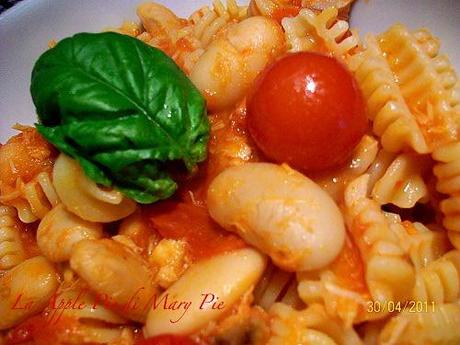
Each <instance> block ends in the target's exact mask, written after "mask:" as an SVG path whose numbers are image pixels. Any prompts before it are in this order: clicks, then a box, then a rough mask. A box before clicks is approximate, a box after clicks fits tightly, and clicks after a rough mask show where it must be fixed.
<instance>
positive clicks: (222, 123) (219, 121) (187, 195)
mask: <svg viewBox="0 0 460 345" xmlns="http://www.w3.org/2000/svg"><path fill="white" fill-rule="evenodd" d="M209 121H210V125H211V133H210V138H209V146H208V147H209V149H208V159H207V160H206V162H204V163H203V164H202V165H201V166H200V168H199V171H198V175H197V176H194V177H193V178H191V179H189V180H186V181H183V182H181V183H179V186H180V189H179V194H180V195H181V198H182V200H184V201H186V202H190V203H193V204H196V205H201V206H205V205H206V195H207V191H208V187H209V185H210V184H211V182H212V180H213V179H214V178H215V177H216V176H217V175H219V174H220V173H221V172H222V171H224V170H225V169H226V168H229V167H231V166H235V165H239V164H243V163H246V162H254V161H259V160H260V157H261V153H260V151H259V150H258V149H257V148H256V146H255V144H254V142H253V141H252V139H251V137H250V135H249V133H248V132H247V129H246V101H242V102H241V103H240V104H239V105H238V106H237V107H236V108H235V109H233V110H231V111H223V112H220V113H216V114H211V115H210V116H209Z"/></svg>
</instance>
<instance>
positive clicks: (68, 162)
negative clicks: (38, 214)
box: [53, 154, 136, 223]
mask: <svg viewBox="0 0 460 345" xmlns="http://www.w3.org/2000/svg"><path fill="white" fill-rule="evenodd" d="M53 183H54V187H55V188H56V192H57V194H58V195H59V198H60V199H61V201H62V203H63V205H64V206H65V207H66V209H67V210H69V211H70V212H72V213H74V214H76V215H77V216H79V217H80V218H82V219H84V220H87V221H90V222H102V223H108V222H113V221H115V220H118V219H121V218H124V217H126V216H129V215H130V214H131V213H133V212H134V211H135V210H136V204H135V203H134V202H133V201H132V200H130V199H128V198H126V197H124V196H123V194H121V192H119V191H117V190H107V189H104V188H101V187H99V186H98V185H97V184H96V183H95V182H94V181H92V180H90V179H89V178H88V177H87V176H86V175H85V173H84V172H83V169H82V168H81V167H80V166H79V165H78V163H77V162H76V161H75V160H73V159H71V158H69V157H67V156H66V155H64V154H61V155H59V157H58V159H57V160H56V163H55V164H54V168H53Z"/></svg>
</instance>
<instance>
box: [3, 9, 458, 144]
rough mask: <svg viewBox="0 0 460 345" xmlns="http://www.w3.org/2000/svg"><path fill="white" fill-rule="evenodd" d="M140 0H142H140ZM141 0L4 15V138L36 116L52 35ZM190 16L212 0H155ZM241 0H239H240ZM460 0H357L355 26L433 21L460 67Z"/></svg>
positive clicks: (129, 14)
mask: <svg viewBox="0 0 460 345" xmlns="http://www.w3.org/2000/svg"><path fill="white" fill-rule="evenodd" d="M141 1H142V0H141ZM141 1H139V0H111V1H107V0H81V1H72V0H62V1H55V0H54V1H53V0H25V1H23V2H21V3H19V4H18V5H16V6H15V7H13V8H12V9H11V10H8V11H7V12H5V13H3V14H2V15H1V16H0V118H1V127H0V142H4V141H5V140H7V138H8V137H9V136H10V135H11V134H12V133H13V131H12V130H11V129H10V127H11V125H13V124H14V123H16V122H19V123H22V124H32V123H34V122H35V121H36V116H35V111H34V106H33V104H32V100H31V98H30V94H29V83H30V73H31V71H32V67H33V64H34V62H35V60H36V59H37V58H38V56H39V55H40V54H41V53H42V52H43V51H44V50H45V49H47V44H48V42H49V41H50V40H52V39H55V40H59V39H61V38H63V37H66V36H69V35H72V34H74V33H76V32H81V31H93V32H97V31H101V30H103V29H104V28H106V27H110V26H117V25H119V24H120V23H121V22H122V21H123V20H125V19H133V20H136V15H135V8H136V5H137V4H139V3H140V2H141ZM157 2H160V3H163V4H165V5H167V6H168V7H170V8H171V9H172V10H174V11H175V12H176V13H178V14H179V15H181V16H187V15H188V14H190V13H191V12H192V11H193V10H195V9H197V8H199V7H200V6H203V5H206V4H209V3H211V0H157ZM242 2H243V1H242V0H240V3H242ZM459 17H460V1H458V0H438V1H434V0H417V1H415V0H392V1H388V0H367V1H366V0H358V1H357V4H356V5H355V8H354V11H353V16H352V26H355V27H357V28H358V29H359V32H360V33H361V34H363V33H366V32H381V31H383V30H385V29H386V28H387V27H388V26H389V25H391V24H393V23H394V22H396V21H399V22H402V23H404V24H406V25H407V26H409V27H411V28H417V27H420V26H427V27H429V28H430V29H431V30H432V31H433V32H434V34H435V35H437V36H439V37H441V39H442V42H443V46H442V49H443V51H445V52H446V53H448V54H449V55H450V58H451V61H452V62H453V63H454V65H456V67H457V69H458V70H460V50H458V48H457V44H456V43H457V41H458V37H460V25H458V18H459Z"/></svg>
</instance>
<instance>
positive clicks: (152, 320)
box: [144, 244, 266, 337]
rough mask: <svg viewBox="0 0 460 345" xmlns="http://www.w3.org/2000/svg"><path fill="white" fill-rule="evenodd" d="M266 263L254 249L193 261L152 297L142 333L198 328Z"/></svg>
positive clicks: (247, 285)
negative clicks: (161, 292)
mask: <svg viewBox="0 0 460 345" xmlns="http://www.w3.org/2000/svg"><path fill="white" fill-rule="evenodd" d="M211 245H212V244H211ZM265 263H266V260H265V258H264V256H263V255H262V254H260V253H259V252H257V251H256V250H254V249H240V250H237V251H233V252H230V253H226V254H223V255H219V256H215V257H212V258H210V259H207V260H205V261H201V262H198V263H196V264H194V265H192V266H191V267H190V268H189V269H188V270H187V271H186V272H185V274H184V275H183V276H182V277H181V278H180V279H179V280H178V281H177V282H175V283H174V284H173V285H172V286H171V287H169V288H168V289H167V290H166V291H165V293H164V294H163V295H161V296H159V297H158V298H157V300H156V301H153V303H152V305H151V306H150V308H151V309H150V312H149V314H148V316H147V322H146V325H145V329H144V333H145V334H146V336H147V337H153V336H156V335H158V334H161V333H165V332H166V333H171V334H189V333H192V332H195V331H197V330H199V329H200V328H202V327H204V326H205V325H206V324H208V322H210V321H212V320H216V319H217V318H219V317H220V316H222V315H223V314H224V313H225V312H227V311H228V310H229V308H230V307H231V306H232V305H234V303H236V302H237V301H238V300H239V299H240V298H241V297H242V296H243V295H244V293H245V292H247V291H248V290H249V289H250V288H251V287H252V286H254V285H255V284H256V283H257V281H258V280H259V278H260V277H261V275H262V273H263V270H264V268H265ZM155 302H156V305H155ZM173 305H175V307H176V310H172V306H173Z"/></svg>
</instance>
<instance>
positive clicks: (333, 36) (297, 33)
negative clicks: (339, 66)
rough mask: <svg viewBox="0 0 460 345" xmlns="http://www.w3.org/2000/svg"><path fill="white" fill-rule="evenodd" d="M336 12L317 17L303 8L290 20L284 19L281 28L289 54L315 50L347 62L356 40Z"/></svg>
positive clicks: (329, 11)
mask: <svg viewBox="0 0 460 345" xmlns="http://www.w3.org/2000/svg"><path fill="white" fill-rule="evenodd" d="M337 15H338V10H337V9H336V8H334V7H330V8H328V9H326V10H324V11H322V12H321V13H319V14H315V13H314V12H313V11H311V10H309V9H303V10H301V11H300V13H299V15H298V16H296V17H294V18H284V19H283V21H282V25H283V28H284V30H285V32H286V40H287V42H288V45H289V49H290V51H291V52H299V51H319V52H322V53H327V54H332V55H333V56H335V57H336V58H338V59H343V60H347V59H348V58H349V57H350V56H351V55H352V53H353V52H354V50H355V49H356V48H357V47H358V46H359V39H358V37H357V35H356V34H354V33H353V32H351V33H350V31H349V25H348V23H347V22H346V21H344V20H339V19H338V18H337Z"/></svg>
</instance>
